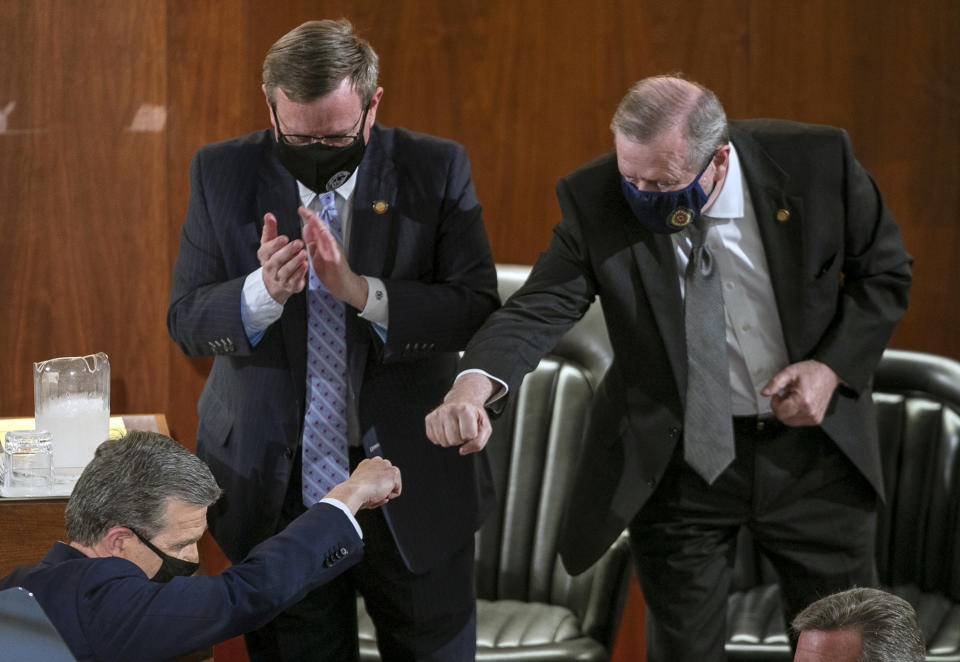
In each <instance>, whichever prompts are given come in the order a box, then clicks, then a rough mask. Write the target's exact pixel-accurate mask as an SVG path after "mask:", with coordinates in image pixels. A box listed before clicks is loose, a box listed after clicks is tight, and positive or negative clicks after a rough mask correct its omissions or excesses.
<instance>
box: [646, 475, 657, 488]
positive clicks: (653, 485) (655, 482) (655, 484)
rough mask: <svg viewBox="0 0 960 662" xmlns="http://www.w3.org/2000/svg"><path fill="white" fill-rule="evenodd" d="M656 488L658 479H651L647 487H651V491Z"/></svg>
mask: <svg viewBox="0 0 960 662" xmlns="http://www.w3.org/2000/svg"><path fill="white" fill-rule="evenodd" d="M656 486H657V479H656V478H651V479H650V480H648V481H647V487H649V488H650V489H651V490H652V489H653V488H655V487H656Z"/></svg>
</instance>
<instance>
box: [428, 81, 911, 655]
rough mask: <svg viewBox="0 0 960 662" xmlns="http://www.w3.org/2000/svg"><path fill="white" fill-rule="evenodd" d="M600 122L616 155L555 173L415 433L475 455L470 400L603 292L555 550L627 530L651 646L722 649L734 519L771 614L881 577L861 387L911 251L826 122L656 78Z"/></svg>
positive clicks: (510, 381)
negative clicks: (580, 436) (527, 251)
mask: <svg viewBox="0 0 960 662" xmlns="http://www.w3.org/2000/svg"><path fill="white" fill-rule="evenodd" d="M611 128H612V129H613V133H614V138H615V146H616V151H615V152H614V153H610V154H607V155H605V156H602V157H600V158H598V159H596V160H594V161H592V162H590V163H588V164H586V165H584V166H583V167H581V168H580V169H578V170H576V171H575V172H573V173H572V174H570V175H568V176H566V177H564V178H563V179H561V180H560V182H559V183H558V185H557V195H558V198H559V201H560V208H561V211H562V214H563V217H562V219H561V221H560V223H559V224H558V225H557V226H556V227H555V229H554V237H553V240H552V242H551V244H550V246H549V248H548V249H547V251H546V252H545V253H543V254H542V255H541V256H540V259H539V260H538V261H537V263H536V265H535V266H534V267H533V270H532V272H531V274H530V277H529V279H528V280H527V282H526V283H525V284H524V286H523V287H522V288H521V289H520V290H519V291H518V292H517V293H516V294H515V295H514V296H513V297H512V298H511V299H510V300H509V301H508V302H507V303H506V304H505V305H504V307H503V308H502V309H501V310H500V311H498V312H497V313H495V314H494V315H493V316H491V318H490V319H489V320H488V321H487V322H486V324H485V325H484V326H483V327H482V328H481V329H480V331H479V332H478V333H477V334H476V335H475V336H474V338H473V339H472V340H471V341H470V344H469V345H468V347H467V351H466V354H465V355H464V357H463V361H462V363H461V368H462V369H463V370H464V373H461V375H460V376H459V377H458V379H457V380H456V382H455V384H454V386H453V388H452V389H451V390H450V392H449V393H448V394H447V395H446V397H445V399H444V404H443V405H442V406H441V407H439V408H438V409H437V410H435V411H434V412H433V413H431V414H430V416H429V417H428V418H427V432H428V436H430V438H431V439H432V440H433V441H434V442H435V443H437V444H439V445H441V446H460V452H461V453H470V452H473V451H476V450H480V449H482V448H483V446H484V444H485V443H486V441H487V439H488V437H489V432H490V428H489V419H488V414H487V408H489V409H491V410H493V411H494V412H495V411H496V410H497V409H498V408H501V407H502V406H503V402H504V398H503V394H504V393H505V394H506V397H507V398H508V397H510V394H512V393H515V392H516V389H517V388H518V386H519V384H520V381H521V379H522V377H523V375H524V374H525V373H526V372H527V371H529V370H531V369H532V368H533V367H534V366H535V365H536V363H537V362H538V361H539V359H540V357H541V356H542V354H543V353H544V352H546V351H548V350H549V349H550V348H551V347H552V346H553V345H554V344H555V343H556V341H557V340H558V339H559V337H560V336H561V335H562V334H563V333H564V332H565V331H566V330H567V329H568V328H569V327H570V326H571V325H572V324H573V323H574V322H575V321H576V320H577V319H579V318H580V317H581V316H582V315H583V313H584V311H586V309H587V307H588V306H589V305H590V303H591V302H592V301H593V299H594V298H595V297H599V298H600V303H601V305H602V307H603V312H604V318H605V320H606V325H607V330H608V332H609V335H610V340H611V343H612V345H613V349H614V353H615V356H614V360H613V364H612V366H611V368H610V370H609V372H608V373H607V375H606V377H605V379H604V381H603V383H602V384H601V386H600V387H599V389H598V393H597V395H596V398H595V401H594V404H593V409H592V415H591V421H590V424H589V426H588V430H587V434H588V435H589V436H588V439H589V443H587V444H586V445H585V448H584V451H583V455H582V457H581V458H580V461H579V463H578V464H577V467H578V473H577V478H576V482H575V485H576V488H575V489H574V490H573V491H572V493H571V495H570V499H569V502H568V505H567V510H566V514H565V521H564V528H563V531H562V533H561V536H562V537H561V554H562V556H563V559H564V562H565V564H566V566H567V568H568V569H569V570H570V571H571V572H573V573H577V572H581V571H583V570H584V569H585V568H587V567H588V566H589V565H591V564H592V563H593V562H594V561H595V560H596V559H597V558H599V557H600V555H601V554H602V553H603V551H604V550H606V549H607V547H608V546H609V544H610V543H611V542H612V541H613V540H614V538H615V537H616V536H617V535H618V534H619V533H620V532H621V531H622V530H623V529H624V528H629V530H630V533H631V540H632V545H633V549H634V553H635V557H636V563H637V567H638V571H639V576H640V583H641V586H642V588H643V593H644V598H645V600H646V602H647V605H648V607H649V613H650V619H649V620H648V625H649V627H648V633H649V636H648V655H649V657H648V659H649V660H651V661H655V660H670V661H676V660H695V661H696V662H703V661H705V660H722V659H723V645H724V640H725V608H726V598H727V593H728V589H729V586H730V574H731V573H730V565H731V560H732V559H733V557H734V546H735V543H736V535H737V531H738V529H739V527H740V525H741V524H745V525H747V526H749V527H750V529H751V530H752V532H753V534H754V538H755V539H756V540H757V542H758V543H759V545H760V546H761V548H762V549H763V551H764V553H765V554H766V556H767V557H768V558H769V559H770V560H771V561H772V562H773V564H774V566H775V567H776V568H777V570H778V571H779V574H780V581H781V586H782V588H783V593H784V596H785V598H786V603H787V604H786V606H785V608H786V612H787V614H788V615H793V614H795V613H797V612H798V611H799V610H800V609H801V608H803V607H804V606H805V605H806V604H809V603H810V602H812V601H813V599H815V598H816V597H817V596H820V595H824V594H826V593H830V592H833V591H835V590H837V589H841V588H846V587H848V586H850V585H853V584H861V585H865V584H871V583H874V582H875V581H876V571H875V569H874V559H873V549H872V548H873V541H874V534H873V531H874V527H875V521H876V514H875V510H876V503H877V498H878V496H879V497H880V498H882V494H883V479H882V474H881V469H880V460H879V448H878V443H877V436H876V429H875V423H874V417H873V409H872V401H871V395H870V381H871V373H872V371H873V369H874V367H875V365H876V364H877V361H878V360H879V358H880V355H881V353H882V352H883V348H884V346H885V345H886V343H887V341H888V339H889V338H890V334H891V333H892V331H893V327H894V325H895V324H896V322H897V320H898V319H899V318H900V317H901V315H902V314H903V312H904V310H905V308H906V305H907V292H908V289H909V284H910V278H911V275H910V273H911V272H910V265H911V258H910V256H909V255H908V254H907V253H906V251H905V249H904V246H903V241H902V238H901V236H900V232H899V230H898V229H897V226H896V223H895V221H894V219H893V218H892V216H891V215H890V212H889V211H888V210H887V208H886V207H885V206H884V205H883V203H882V201H881V199H880V195H879V193H878V192H877V189H876V187H875V185H874V183H873V181H872V180H871V179H870V177H869V175H868V174H867V173H866V171H865V170H864V169H863V168H862V167H861V166H860V164H859V163H857V161H856V159H855V158H854V156H853V153H852V149H851V146H850V141H849V138H848V137H847V135H846V133H845V132H843V131H842V130H839V129H834V128H831V127H823V126H813V125H804V124H798V123H793V122H784V121H776V120H748V121H739V122H730V123H728V122H727V119H726V115H725V113H724V111H723V108H722V106H721V105H720V103H719V102H718V101H717V99H716V97H715V96H714V95H713V93H712V92H710V91H709V90H707V89H706V88H704V87H702V86H700V85H697V84H695V83H692V82H689V81H686V80H683V79H680V78H677V77H672V76H659V77H654V78H649V79H645V80H642V81H640V82H639V83H637V84H636V85H635V86H634V87H633V88H632V89H631V90H630V91H629V92H628V94H627V95H626V96H625V97H624V99H623V101H622V102H621V104H620V106H619V108H618V110H617V113H616V115H615V116H614V119H613V122H612V126H611ZM687 227H689V228H691V229H690V230H689V231H684V229H685V228H687ZM704 232H705V233H706V235H705V239H704V240H703V241H702V245H701V244H700V243H698V244H697V246H698V247H697V249H696V250H695V251H693V252H691V249H692V247H693V241H694V234H695V233H704ZM697 236H700V235H699V234H698V235H697ZM697 241H698V242H699V241H700V240H699V239H698V240H697ZM691 256H693V257H691ZM688 266H690V267H691V268H690V269H687V267H688ZM717 276H719V279H718V278H717ZM706 281H709V282H710V283H713V286H714V287H715V288H716V290H715V294H714V295H713V296H714V298H713V302H714V303H715V307H716V308H718V310H717V311H716V312H717V316H716V318H715V319H716V320H717V321H716V322H713V323H709V324H708V323H706V322H705V321H704V319H706V313H705V312H704V313H701V312H699V311H707V310H714V309H710V308H709V307H703V304H702V301H703V298H702V294H701V293H702V292H703V291H704V290H703V286H702V283H703V282H706ZM688 292H696V294H694V295H692V296H689V297H687V296H685V293H688ZM694 300H696V301H697V302H700V303H698V305H700V307H698V308H692V309H693V310H694V311H696V312H693V313H690V312H689V311H688V312H687V313H686V315H685V312H684V311H685V308H684V307H685V305H690V306H691V307H693V305H694ZM711 314H713V313H711ZM685 316H686V318H687V319H685ZM685 324H686V326H685ZM724 327H725V332H724ZM711 334H713V336H716V349H713V350H711V351H710V352H708V353H707V355H708V356H707V360H708V361H709V360H712V359H716V358H717V357H719V367H718V370H716V371H714V372H713V373H710V375H709V378H708V377H707V376H702V375H704V372H703V365H704V354H705V353H704V352H703V351H702V349H703V347H704V346H709V344H708V343H706V341H705V340H701V338H702V337H705V336H710V335H711ZM694 339H696V340H694ZM691 349H692V350H693V351H690V350H691ZM688 356H689V359H688ZM711 357H712V359H711ZM694 358H695V359H696V360H694ZM468 370H469V372H467V371H468ZM690 375H695V376H693V377H690V378H688V377H689V376H690ZM711 380H712V381H711ZM708 384H709V385H711V386H709V387H706V388H705V386H706V385H708ZM497 398H499V399H497ZM705 398H706V399H705ZM690 402H695V403H696V404H694V405H691V406H689V407H688V406H687V403H690ZM724 412H725V415H724ZM703 420H709V421H711V423H710V425H708V426H704V424H703V423H702V421H703ZM694 433H696V434H698V435H700V438H701V439H702V440H703V441H697V442H694V441H692V439H693V438H694V437H695V434H694ZM704 459H705V460H706V462H703V460H704ZM705 465H708V466H705ZM695 467H696V468H695ZM787 622H789V618H788V620H787Z"/></svg>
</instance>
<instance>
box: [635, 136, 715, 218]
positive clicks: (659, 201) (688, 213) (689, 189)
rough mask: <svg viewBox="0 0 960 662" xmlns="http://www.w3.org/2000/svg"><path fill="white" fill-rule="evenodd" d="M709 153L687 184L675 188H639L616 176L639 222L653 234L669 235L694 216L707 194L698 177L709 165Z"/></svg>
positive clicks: (705, 200)
mask: <svg viewBox="0 0 960 662" xmlns="http://www.w3.org/2000/svg"><path fill="white" fill-rule="evenodd" d="M711 161H713V154H711V155H710V158H709V159H707V163H706V165H704V166H703V168H701V169H700V172H698V173H697V176H696V177H694V178H693V181H692V182H690V184H689V185H687V186H685V187H684V188H682V189H680V190H679V191H640V190H638V189H637V187H636V186H634V185H633V184H631V183H630V182H628V181H627V180H626V178H625V177H623V175H621V176H620V188H621V189H623V195H624V197H625V198H626V200H627V204H628V205H629V206H630V209H631V210H632V211H633V215H634V216H636V217H637V220H638V221H639V222H640V224H641V225H642V226H643V227H644V228H646V229H647V230H650V231H651V232H656V233H657V234H673V233H674V232H679V231H680V230H682V229H683V228H685V227H687V226H688V225H690V223H692V222H693V221H695V220H696V219H697V217H698V216H699V215H700V211H701V210H702V209H703V206H704V205H705V204H706V203H707V199H708V198H709V197H710V196H709V195H708V194H707V193H704V191H703V188H702V187H701V186H700V178H701V177H703V173H705V172H706V171H707V168H709V167H710V162H711Z"/></svg>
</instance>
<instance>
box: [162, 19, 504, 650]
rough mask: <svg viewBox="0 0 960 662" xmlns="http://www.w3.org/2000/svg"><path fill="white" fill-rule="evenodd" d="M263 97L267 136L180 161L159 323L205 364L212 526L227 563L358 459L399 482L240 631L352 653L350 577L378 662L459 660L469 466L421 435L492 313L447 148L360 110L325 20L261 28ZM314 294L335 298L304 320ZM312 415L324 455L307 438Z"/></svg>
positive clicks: (480, 463)
mask: <svg viewBox="0 0 960 662" xmlns="http://www.w3.org/2000/svg"><path fill="white" fill-rule="evenodd" d="M263 92H264V95H265V98H266V110H267V113H268V116H269V118H270V122H271V124H272V125H273V128H272V129H268V130H264V131H258V132H255V133H252V134H250V135H248V136H244V137H241V138H237V139H234V140H228V141H226V142H223V143H218V144H214V145H208V146H206V147H204V148H202V149H201V150H199V151H198V152H197V154H196V156H195V158H194V160H193V164H192V166H191V175H190V176H191V196H190V203H189V208H188V210H187V216H186V220H185V221H184V224H183V230H182V233H181V239H180V251H179V255H178V257H177V262H176V266H175V268H174V273H173V285H172V290H171V294H170V307H169V311H168V315H167V324H168V328H169V330H170V334H171V336H172V337H173V339H174V340H175V341H176V342H177V343H178V344H179V345H180V347H181V348H182V349H183V350H184V352H186V353H187V354H188V355H190V356H201V355H209V354H215V355H216V358H215V360H214V364H213V368H212V370H211V372H210V375H209V378H208V379H207V383H206V385H205V387H204V390H203V394H202V395H201V397H200V402H199V405H198V409H199V416H200V420H199V428H198V432H197V454H198V455H199V456H200V457H202V458H203V459H204V460H205V461H206V462H207V463H208V464H209V465H210V467H211V469H212V471H213V473H214V475H215V476H216V477H217V480H218V481H219V483H220V485H221V486H223V488H224V491H225V493H226V494H225V497H224V498H223V499H222V500H221V501H220V502H219V503H218V504H217V505H216V506H215V507H213V508H211V509H210V513H209V520H210V529H211V532H212V533H213V535H214V537H215V538H216V540H217V542H218V543H219V544H220V547H221V548H222V549H223V550H224V552H225V553H226V554H227V556H228V557H229V558H230V559H231V560H233V561H237V560H239V559H241V558H243V556H244V555H245V554H246V553H247V552H248V551H249V550H250V549H251V548H252V547H253V546H254V545H255V544H257V543H258V542H260V541H261V540H263V539H265V538H267V537H268V536H270V535H273V534H274V533H276V532H277V531H278V530H282V529H283V527H284V526H286V525H287V523H288V522H290V521H291V520H292V519H293V518H294V517H296V516H297V515H298V514H299V513H300V512H302V511H303V510H304V508H306V507H307V506H308V505H309V503H311V502H312V500H314V499H316V498H317V497H316V495H315V494H314V493H315V492H318V490H320V489H322V488H318V487H317V484H318V481H320V480H321V479H324V480H325V479H326V473H334V474H336V473H337V472H340V473H341V475H342V474H343V472H345V471H346V469H347V462H348V461H349V462H350V463H356V462H357V461H358V460H359V459H362V458H363V457H372V456H377V455H382V456H384V457H387V458H389V459H390V460H391V461H392V462H393V463H394V464H395V465H396V466H397V467H399V468H400V469H401V470H402V471H403V472H404V476H405V483H406V485H405V490H404V495H403V497H402V498H400V499H397V500H396V501H393V502H391V503H390V504H389V505H388V507H387V508H384V509H378V510H377V511H375V512H371V513H370V515H372V516H371V517H364V516H363V515H365V514H363V515H362V516H361V524H362V526H363V529H364V533H365V542H366V543H367V553H366V555H365V557H364V560H363V562H362V563H360V564H359V565H358V566H357V567H356V568H355V569H353V570H351V571H350V572H349V573H346V574H345V575H344V577H343V578H341V579H340V580H338V581H336V582H332V583H330V584H328V585H326V586H324V587H323V589H321V590H320V591H317V592H315V593H313V594H311V595H310V596H308V599H306V600H305V601H303V602H302V603H301V604H299V605H297V606H295V607H294V608H293V609H291V610H289V612H288V613H287V614H285V615H283V616H281V617H280V618H278V619H277V620H276V621H275V622H274V623H272V624H270V625H269V626H268V627H267V628H265V629H264V630H262V631H260V632H258V633H254V634H250V635H248V636H247V649H248V652H249V654H250V656H251V657H252V658H253V659H254V660H259V659H269V660H278V659H283V660H298V659H305V660H324V659H329V660H336V661H337V662H340V661H342V660H350V659H355V658H356V657H357V655H358V651H357V649H358V644H357V634H356V630H357V626H356V613H355V612H356V591H357V590H359V591H360V592H361V593H362V594H363V596H364V598H365V603H366V606H367V610H368V612H369V613H370V615H371V617H372V619H373V621H374V624H375V625H376V628H377V638H378V645H379V647H380V650H381V653H382V654H383V656H384V658H385V659H387V660H391V659H404V660H405V659H418V660H429V659H437V660H468V659H472V658H473V656H474V650H475V645H476V642H475V640H476V635H475V630H476V626H475V603H476V600H475V597H474V588H473V534H474V532H475V531H476V529H477V527H478V526H479V525H480V523H481V521H482V519H483V517H484V516H485V515H486V513H487V512H488V510H489V508H490V506H491V505H492V494H493V493H492V485H491V478H490V472H489V467H488V465H487V460H486V457H484V456H483V455H476V456H470V457H467V456H462V455H460V454H459V453H457V451H456V449H444V448H440V447H437V446H435V445H433V444H431V443H430V442H429V440H428V439H427V438H426V435H425V433H424V429H423V416H425V415H426V413H427V412H428V411H429V410H430V409H431V408H432V407H433V406H435V405H436V403H437V402H439V401H440V399H441V397H442V396H443V393H444V392H445V391H446V388H447V385H448V384H449V382H450V380H451V379H452V378H453V376H454V374H455V370H456V364H457V360H458V351H459V350H461V349H462V348H463V347H464V346H465V345H466V342H467V340H468V339H469V338H470V336H471V335H472V334H473V332H474V331H475V330H476V329H477V328H479V326H480V324H481V323H482V322H483V320H484V319H486V317H487V315H489V313H490V312H492V311H493V310H494V309H495V308H496V307H497V306H498V305H499V298H498V295H497V291H496V271H495V268H494V264H493V260H492V257H491V254H490V248H489V244H488V241H487V235H486V230H485V229H484V226H483V220H482V217H481V214H480V205H479V203H478V202H477V199H476V195H475V193H474V187H473V183H472V179H471V174H470V166H469V162H468V160H467V156H466V153H465V151H464V149H463V148H462V147H461V146H459V145H457V144H456V143H453V142H450V141H447V140H441V139H438V138H434V137H431V136H427V135H423V134H419V133H414V132H412V131H407V130H404V129H387V128H384V127H382V126H380V125H378V124H376V123H375V119H376V115H377V110H378V108H379V104H380V101H381V99H382V96H383V89H382V88H380V87H378V86H377V56H376V54H375V53H374V52H373V49H372V48H371V47H370V45H369V44H368V43H367V42H366V41H364V40H362V39H360V38H358V37H357V35H356V34H354V32H353V30H352V27H351V26H350V24H349V23H348V22H347V21H345V20H341V21H311V22H308V23H305V24H304V25H301V26H300V27H298V28H296V29H294V30H293V31H291V32H290V33H289V34H287V35H285V36H284V37H282V38H281V39H280V40H279V41H277V42H276V43H275V44H274V45H273V46H272V47H271V48H270V50H269V52H268V53H267V56H266V59H265V61H264V67H263ZM320 216H323V219H322V220H321V218H320ZM321 298H323V300H324V303H323V305H324V306H333V307H334V309H335V310H334V311H333V312H325V313H317V312H316V311H317V310H318V309H317V308H315V306H316V305H319V304H318V303H317V302H318V301H319V300H320V299H321ZM337 307H338V308H337ZM323 310H326V311H329V310H330V309H326V308H325V309H323ZM338 320H342V324H341V323H340V322H339V321H338ZM328 322H329V323H331V324H333V327H331V329H330V330H329V333H328V332H327V330H326V329H325V327H324V326H323V325H324V324H327V323H328ZM335 327H336V328H335ZM339 327H342V328H339ZM321 337H322V339H321ZM328 341H329V342H330V343H331V345H326V344H324V343H327V342H328ZM308 350H309V353H308ZM308 357H309V358H308ZM334 365H335V366H336V367H332V366H334ZM340 377H342V380H343V383H333V382H322V381H321V380H322V379H327V378H331V379H334V378H340ZM341 395H342V397H341ZM328 397H330V398H331V399H332V400H330V401H328V400H327V398H328ZM328 412H334V413H328ZM331 416H333V418H332V419H331V418H330V417H331ZM329 420H333V421H339V422H336V424H331V425H329V426H327V428H325V429H323V430H315V426H323V425H326V421H329ZM332 428H336V434H337V435H340V436H339V437H336V438H332V439H331V440H330V445H331V447H332V449H324V450H322V451H318V450H316V449H315V448H314V447H313V445H312V444H313V443H314V442H315V437H314V436H313V435H314V434H315V433H316V435H317V437H320V438H323V439H324V440H326V437H325V435H326V434H328V433H330V434H334V433H333V430H332ZM301 440H304V441H305V442H307V443H304V444H301ZM347 448H349V451H347V450H346V449H347ZM345 455H349V460H348V459H345V457H344V456H345ZM318 458H319V459H318ZM319 494H322V491H319Z"/></svg>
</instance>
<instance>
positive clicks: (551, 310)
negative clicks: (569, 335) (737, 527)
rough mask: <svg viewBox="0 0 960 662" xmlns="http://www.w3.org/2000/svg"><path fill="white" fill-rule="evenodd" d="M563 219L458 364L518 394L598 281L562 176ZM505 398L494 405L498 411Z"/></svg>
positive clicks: (579, 217) (572, 198)
mask: <svg viewBox="0 0 960 662" xmlns="http://www.w3.org/2000/svg"><path fill="white" fill-rule="evenodd" d="M557 199H558V200H559V202H560V210H561V213H562V218H561V221H560V223H558V224H557V225H556V227H554V229H553V238H552V239H551V241H550V245H549V247H548V248H547V250H546V251H545V252H543V253H541V255H540V257H539V259H538V260H537V262H536V264H534V266H533V268H532V270H531V272H530V276H529V277H528V278H527V281H526V282H525V283H524V284H523V285H522V286H521V287H520V289H519V290H517V291H516V292H515V293H514V294H513V296H511V297H510V298H509V299H508V300H507V302H506V303H505V304H504V306H503V308H501V309H500V310H498V311H497V312H495V313H494V314H493V315H492V316H491V317H490V319H488V320H487V322H486V323H485V324H484V325H483V327H482V328H481V329H480V330H479V331H478V332H477V334H476V335H475V336H474V337H473V339H472V340H471V341H470V344H469V345H468V347H467V350H466V352H465V353H464V356H463V358H462V360H461V362H460V368H461V369H463V370H466V369H470V368H477V369H481V370H485V371H486V372H488V373H490V374H492V375H495V376H496V377H498V378H499V379H502V380H503V381H504V382H506V384H507V386H508V388H509V393H511V394H512V393H516V391H517V389H518V388H519V386H520V382H521V381H522V380H523V377H524V375H526V374H527V373H528V372H530V371H531V370H533V369H534V368H536V367H537V364H538V363H539V361H540V359H541V358H542V357H543V355H544V354H546V353H547V352H549V351H550V350H551V349H553V347H555V346H556V344H557V342H559V340H560V338H561V337H562V336H563V334H564V333H566V332H567V330H569V329H570V327H572V326H573V325H574V324H575V323H576V322H577V321H578V320H579V319H580V318H581V317H583V315H584V314H585V313H586V311H587V309H588V308H589V307H590V304H591V303H592V302H593V300H594V297H595V296H596V285H595V280H594V276H593V272H592V269H591V266H590V260H589V256H588V254H587V248H586V245H585V242H584V241H583V238H582V231H581V224H582V219H583V214H582V213H581V210H580V209H579V207H578V204H577V200H576V196H575V195H574V194H573V192H572V189H571V187H570V185H569V184H568V183H567V182H566V180H563V179H561V180H560V182H559V183H558V184H557ZM505 404H506V399H501V400H499V401H497V403H496V405H497V406H496V410H495V413H496V411H498V410H500V409H502V408H503V407H504V406H505Z"/></svg>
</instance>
